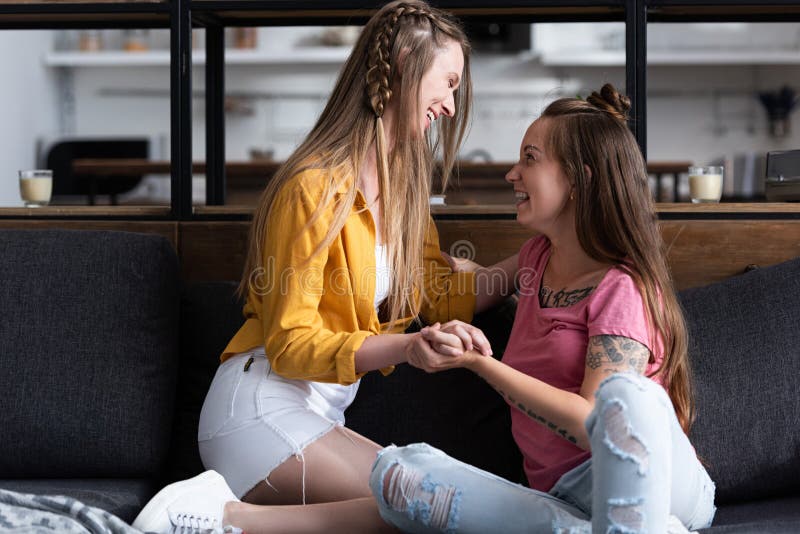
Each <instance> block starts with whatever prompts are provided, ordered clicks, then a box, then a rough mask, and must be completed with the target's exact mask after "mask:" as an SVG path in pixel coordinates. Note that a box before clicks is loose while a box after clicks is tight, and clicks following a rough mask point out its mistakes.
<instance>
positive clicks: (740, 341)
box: [680, 259, 800, 504]
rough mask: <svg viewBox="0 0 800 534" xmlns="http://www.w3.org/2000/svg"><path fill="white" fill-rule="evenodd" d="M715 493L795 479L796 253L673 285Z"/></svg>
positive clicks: (798, 464) (739, 496)
mask: <svg viewBox="0 0 800 534" xmlns="http://www.w3.org/2000/svg"><path fill="white" fill-rule="evenodd" d="M680 298H681V302H682V305H683V307H684V310H685V312H686V318H687V323H688V325H689V338H690V344H689V345H690V346H689V354H690V357H691V361H692V368H693V371H694V382H695V388H696V400H697V420H696V423H695V425H694V427H693V429H692V433H691V438H692V443H694V445H695V447H696V449H697V452H698V454H699V455H700V457H701V458H702V459H703V460H704V461H705V462H707V464H708V471H709V474H710V475H711V478H712V479H713V480H714V481H715V482H716V485H717V502H718V503H722V504H724V503H729V502H736V501H743V500H753V499H762V498H767V497H770V496H780V495H787V494H790V493H792V492H794V493H796V492H797V490H798V489H800V388H799V387H798V369H799V368H800V328H798V319H799V318H800V259H796V260H792V261H789V262H785V263H782V264H780V265H776V266H773V267H768V268H763V269H757V270H755V271H752V272H750V273H747V274H744V275H741V276H737V277H735V278H732V279H729V280H726V281H724V282H720V283H717V284H712V285H710V286H706V287H702V288H697V289H690V290H686V291H683V292H682V293H681V295H680Z"/></svg>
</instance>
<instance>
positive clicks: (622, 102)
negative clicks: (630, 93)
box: [586, 83, 631, 122]
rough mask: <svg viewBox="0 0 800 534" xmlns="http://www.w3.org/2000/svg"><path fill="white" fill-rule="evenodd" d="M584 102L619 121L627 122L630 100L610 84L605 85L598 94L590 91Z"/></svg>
mask: <svg viewBox="0 0 800 534" xmlns="http://www.w3.org/2000/svg"><path fill="white" fill-rule="evenodd" d="M586 101H587V102H588V103H589V104H591V105H593V106H594V107H596V108H597V109H600V110H602V111H606V112H608V113H610V114H611V115H613V116H614V117H615V118H616V119H618V120H620V121H623V122H625V121H627V120H628V111H629V110H630V109H631V99H630V98H628V97H627V96H625V95H623V94H620V93H619V92H618V91H617V90H616V89H615V88H614V86H613V85H611V84H610V83H607V84H605V85H604V86H603V88H602V89H600V92H599V93H598V92H597V91H592V94H591V95H589V97H588V98H587V99H586Z"/></svg>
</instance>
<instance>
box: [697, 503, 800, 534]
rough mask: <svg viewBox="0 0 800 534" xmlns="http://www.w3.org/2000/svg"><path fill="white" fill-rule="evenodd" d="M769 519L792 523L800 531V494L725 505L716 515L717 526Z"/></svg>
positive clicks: (715, 524)
mask: <svg viewBox="0 0 800 534" xmlns="http://www.w3.org/2000/svg"><path fill="white" fill-rule="evenodd" d="M768 521H775V522H779V521H780V522H784V523H785V524H789V523H791V524H793V525H794V526H795V530H794V531H793V532H800V495H792V496H789V497H778V498H774V499H766V500H761V501H751V502H744V503H736V504H728V505H723V506H720V507H719V508H717V513H716V515H715V516H714V526H715V527H716V526H725V525H744V524H748V523H766V522H768ZM712 532H716V531H712ZM758 532H762V531H760V530H759V531H758Z"/></svg>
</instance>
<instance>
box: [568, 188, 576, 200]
mask: <svg viewBox="0 0 800 534" xmlns="http://www.w3.org/2000/svg"><path fill="white" fill-rule="evenodd" d="M569 199H570V200H575V190H574V189H573V190H572V191H570V192H569Z"/></svg>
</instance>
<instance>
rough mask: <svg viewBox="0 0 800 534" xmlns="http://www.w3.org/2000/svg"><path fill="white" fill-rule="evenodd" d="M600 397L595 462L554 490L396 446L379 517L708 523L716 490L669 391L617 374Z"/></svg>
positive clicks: (474, 523)
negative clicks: (687, 434)
mask: <svg viewBox="0 0 800 534" xmlns="http://www.w3.org/2000/svg"><path fill="white" fill-rule="evenodd" d="M595 397H596V402H595V407H594V410H593V411H592V413H591V414H590V416H589V417H588V418H587V420H586V430H587V431H588V433H589V437H590V441H591V448H592V457H591V458H590V459H589V460H587V461H586V462H584V463H583V464H581V465H579V466H577V467H576V468H574V469H572V470H571V471H569V472H567V473H565V474H564V475H563V476H562V477H561V478H560V479H559V480H558V482H557V483H556V484H555V486H554V487H553V488H552V489H551V490H550V492H549V493H544V492H541V491H537V490H533V489H530V488H526V487H524V486H521V485H519V484H514V483H512V482H509V481H508V480H504V479H502V478H500V477H497V476H495V475H493V474H491V473H488V472H486V471H482V470H480V469H477V468H475V467H472V466H470V465H467V464H464V463H463V462H460V461H458V460H455V459H454V458H451V457H449V456H447V455H446V454H445V453H443V452H442V451H440V450H438V449H435V448H433V447H431V446H429V445H427V444H425V443H416V444H412V445H408V446H406V447H395V446H391V447H387V448H385V449H383V450H382V451H381V452H380V453H379V456H378V459H377V460H376V461H375V465H374V466H373V468H372V474H371V476H370V487H371V488H372V493H373V494H374V495H375V498H376V500H377V502H378V508H379V510H380V514H381V517H383V519H384V520H386V521H387V522H388V523H389V524H391V525H393V526H395V527H397V528H398V529H400V530H402V531H404V532H419V533H430V532H453V533H473V532H474V533H476V534H477V533H486V532H503V533H508V534H513V533H523V532H525V533H545V532H546V533H554V534H561V533H569V534H580V533H591V532H594V533H610V534H628V533H643V532H647V533H649V534H656V533H665V532H668V530H669V531H675V530H673V529H672V528H670V529H668V527H667V525H668V519H669V516H670V515H672V516H675V518H677V520H679V521H680V522H681V523H682V524H683V525H685V526H686V527H688V528H689V529H697V528H704V527H707V526H709V525H711V521H712V519H713V517H714V512H715V508H714V483H713V482H712V481H711V479H710V478H709V476H708V474H707V473H706V470H705V469H704V468H703V466H702V465H701V464H700V462H699V461H698V459H697V456H696V454H695V451H694V448H693V447H692V446H691V444H690V443H689V440H688V439H687V437H686V435H685V434H684V433H683V431H682V430H681V428H680V425H679V424H678V420H677V418H676V417H675V411H674V409H673V407H672V403H671V402H670V400H669V397H668V396H667V394H666V392H665V391H664V389H663V388H662V387H661V386H659V385H658V384H656V383H655V382H653V381H652V380H649V379H647V378H645V377H642V376H639V375H635V374H631V373H619V374H615V375H612V376H611V377H609V378H607V379H606V380H604V381H603V383H602V384H601V385H600V387H599V388H598V390H597V393H596V394H595ZM673 521H674V519H673ZM673 525H674V523H673ZM678 527H680V525H678ZM681 530H682V529H681ZM678 531H680V530H678Z"/></svg>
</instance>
